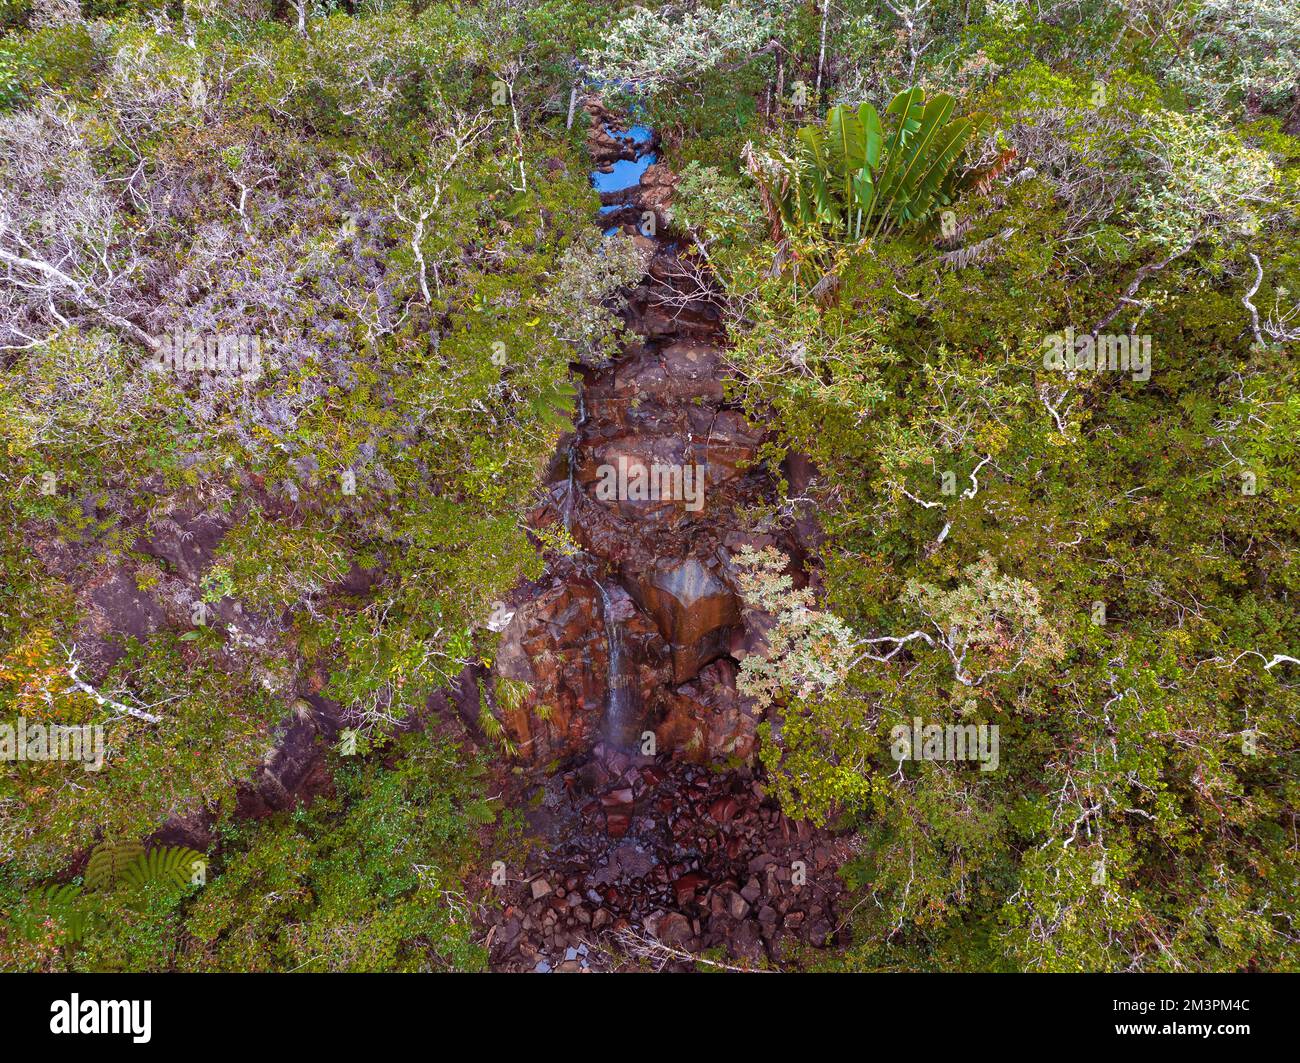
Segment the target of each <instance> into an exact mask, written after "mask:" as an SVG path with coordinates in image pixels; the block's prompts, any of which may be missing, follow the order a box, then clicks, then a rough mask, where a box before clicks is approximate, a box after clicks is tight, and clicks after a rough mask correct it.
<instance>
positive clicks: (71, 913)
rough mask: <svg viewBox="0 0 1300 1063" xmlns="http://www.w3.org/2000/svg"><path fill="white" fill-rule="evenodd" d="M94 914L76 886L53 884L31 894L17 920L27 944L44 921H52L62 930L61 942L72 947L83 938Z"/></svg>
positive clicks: (73, 884) (35, 935) (34, 936)
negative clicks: (25, 909)
mask: <svg viewBox="0 0 1300 1063" xmlns="http://www.w3.org/2000/svg"><path fill="white" fill-rule="evenodd" d="M95 914H96V913H95V910H94V908H93V907H92V906H91V905H90V904H89V903H87V898H86V897H85V896H83V894H82V892H81V887H80V886H78V885H77V884H75V883H55V884H53V885H50V886H42V887H40V888H39V889H37V890H36V891H35V892H34V893H32V895H31V898H30V901H29V903H28V908H27V911H26V912H25V913H24V915H23V917H22V918H21V919H20V920H18V925H19V927H20V929H21V931H22V933H23V935H24V936H25V937H26V938H27V939H28V940H29V941H30V940H35V938H36V937H37V934H38V933H39V931H40V929H41V927H42V925H43V924H44V922H45V920H46V919H49V918H52V919H54V920H55V921H56V922H57V923H58V924H59V927H60V928H61V929H62V931H63V940H64V943H65V944H68V945H75V944H77V943H78V942H79V941H81V940H82V939H83V938H84V937H85V936H86V931H87V930H88V929H89V928H90V925H91V923H92V921H93V920H94V918H95Z"/></svg>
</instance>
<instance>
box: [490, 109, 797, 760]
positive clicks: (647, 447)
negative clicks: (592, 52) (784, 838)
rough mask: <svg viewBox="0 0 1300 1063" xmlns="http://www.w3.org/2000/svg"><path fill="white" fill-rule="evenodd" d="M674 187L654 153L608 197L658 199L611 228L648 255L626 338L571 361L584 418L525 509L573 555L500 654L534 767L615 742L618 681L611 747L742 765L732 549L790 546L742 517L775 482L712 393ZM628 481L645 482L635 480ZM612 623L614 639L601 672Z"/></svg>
mask: <svg viewBox="0 0 1300 1063" xmlns="http://www.w3.org/2000/svg"><path fill="white" fill-rule="evenodd" d="M592 115H593V125H592V133H591V134H590V136H589V147H590V149H591V151H592V156H593V159H594V160H595V161H596V162H597V164H598V165H599V164H602V163H612V162H614V161H615V160H617V159H627V158H632V157H634V152H633V151H632V149H631V148H630V147H629V145H628V143H627V142H626V141H624V140H622V139H621V138H620V137H618V136H617V135H616V133H610V132H609V131H608V128H607V127H610V126H611V123H612V121H613V120H612V118H611V116H610V115H609V114H608V113H607V112H604V111H603V110H601V109H600V108H598V107H596V108H594V109H592ZM615 128H616V127H615ZM675 181H676V179H675V178H674V177H673V175H672V172H671V171H670V170H669V168H668V167H667V165H665V164H663V163H656V164H654V165H651V166H650V167H649V168H648V169H647V170H646V172H645V173H644V175H643V176H642V179H641V183H640V185H639V186H638V187H636V188H634V189H632V190H631V191H629V192H627V193H623V192H619V193H609V194H607V196H606V198H608V197H609V196H613V197H615V198H614V199H611V202H618V203H622V204H626V205H627V206H628V207H629V209H630V211H631V212H635V214H636V217H637V218H638V219H639V218H640V217H641V212H642V211H646V210H653V211H655V212H656V214H657V215H658V216H659V218H660V221H661V222H662V224H660V225H658V226H657V228H656V232H657V233H658V238H657V239H654V240H650V239H647V238H645V237H644V236H642V235H640V234H638V233H636V231H635V229H634V228H633V226H632V225H631V224H628V225H626V226H624V232H623V234H622V235H618V236H613V237H611V239H635V240H636V241H637V242H638V243H639V244H642V245H643V246H644V248H645V249H646V250H647V251H648V252H650V253H651V257H650V260H649V266H648V275H647V277H646V279H645V280H644V281H643V282H642V284H641V285H640V286H639V287H638V288H637V289H636V290H635V291H634V292H633V293H632V294H631V296H630V297H629V299H628V309H627V312H626V315H625V316H626V323H627V325H628V328H629V333H630V334H631V335H632V336H633V337H634V338H633V339H632V340H631V341H630V342H628V343H627V344H626V345H625V347H624V349H623V351H622V352H621V353H620V354H619V356H618V357H616V358H615V359H614V361H613V364H611V365H605V366H584V367H583V368H582V369H581V374H582V397H583V403H582V410H583V416H582V418H581V420H580V423H579V424H577V425H576V426H575V431H574V433H573V434H572V435H570V436H567V437H566V438H565V439H564V440H563V441H562V442H561V453H560V454H559V455H557V458H556V460H555V461H554V462H553V463H552V472H551V475H550V483H549V485H548V491H547V494H546V496H545V497H544V499H543V501H542V503H541V504H540V505H539V506H538V508H537V509H536V510H535V511H534V513H533V514H532V521H533V523H534V525H535V526H537V527H544V526H556V525H562V526H566V527H568V529H569V531H570V534H571V535H572V536H573V538H574V539H575V540H576V541H577V542H578V543H579V544H580V545H581V547H582V548H583V551H584V553H583V555H581V556H579V557H578V558H569V559H566V558H559V557H555V558H551V559H550V564H549V567H548V574H547V577H546V578H545V579H544V580H543V581H542V587H543V589H542V590H541V591H540V592H539V593H538V594H537V595H536V596H535V597H533V598H532V599H531V600H529V601H527V602H525V603H524V604H523V605H521V606H520V608H519V609H518V611H517V613H516V615H515V617H514V619H513V621H512V622H511V624H510V625H509V627H508V628H507V630H506V632H505V634H504V637H503V639H502V644H501V648H500V652H499V655H498V658H497V663H496V665H495V668H496V670H497V673H498V674H499V675H502V676H506V677H509V678H512V679H519V680H523V681H526V682H528V683H529V684H530V685H531V687H532V694H531V695H530V696H529V698H528V699H527V700H526V702H525V703H524V705H523V706H522V707H521V708H520V709H519V710H517V711H515V712H513V713H509V714H503V718H502V723H503V724H504V725H505V728H506V730H507V732H508V734H509V736H510V738H511V739H512V740H513V742H514V743H515V744H516V746H517V747H518V750H519V755H520V757H521V758H523V759H524V760H525V761H527V762H529V763H531V764H533V765H535V766H545V765H548V764H550V763H552V762H554V761H556V760H557V759H563V758H565V757H573V756H579V755H583V754H586V753H589V752H590V751H591V749H592V747H593V746H594V745H595V743H596V742H597V741H598V740H602V739H603V740H606V741H611V736H610V734H609V733H608V726H607V724H608V721H607V719H606V715H607V710H608V709H609V706H610V704H611V694H612V691H611V686H616V687H617V686H618V685H619V684H621V685H622V686H621V689H622V690H623V691H625V693H626V697H625V698H624V699H622V700H620V702H619V708H620V711H621V712H624V713H630V714H631V715H632V716H633V719H631V720H628V721H625V722H626V726H621V731H622V733H623V735H624V738H625V739H629V740H628V741H621V742H620V741H614V742H613V744H615V745H622V746H623V747H624V748H630V747H632V746H636V747H638V748H639V747H641V746H642V745H643V744H646V745H647V747H648V745H649V743H646V742H645V739H646V738H648V736H649V735H650V734H653V736H654V743H653V745H654V746H655V747H656V748H658V749H659V751H660V752H676V753H679V754H684V755H686V756H688V757H690V758H692V759H697V760H709V759H715V760H716V759H724V758H738V759H739V760H742V761H743V760H747V759H749V758H751V757H752V756H753V754H754V751H755V750H754V745H755V731H756V728H757V726H758V723H759V722H760V714H759V713H758V712H757V711H756V709H755V708H754V706H753V705H752V704H750V703H749V702H748V701H747V700H746V699H745V698H744V697H743V696H742V695H741V694H740V693H739V692H738V691H737V689H736V674H737V661H738V660H739V659H740V658H741V657H743V656H744V654H745V653H747V652H755V651H756V650H761V649H762V647H763V638H762V630H761V628H762V625H763V623H764V618H762V617H752V616H748V615H747V612H746V610H744V609H743V608H742V605H741V602H740V599H739V597H738V595H737V593H736V588H735V582H734V575H733V565H732V561H731V558H732V556H733V554H734V552H735V551H737V550H738V549H739V548H740V546H741V545H742V544H744V543H754V544H761V543H772V542H775V543H776V545H777V546H778V548H781V549H786V550H787V552H789V553H790V554H792V555H794V556H797V555H798V554H799V550H798V546H797V544H796V543H794V542H793V541H791V542H785V541H783V540H782V539H781V538H780V537H779V536H778V537H776V538H773V536H771V535H761V536H760V535H755V534H753V533H752V532H751V531H750V530H748V529H747V527H746V525H745V520H744V518H743V516H742V514H743V513H744V512H745V511H747V510H752V509H754V508H756V507H758V506H759V505H762V504H769V503H771V502H772V501H773V500H774V499H775V497H776V484H775V481H774V479H773V477H772V476H771V475H769V473H768V472H767V471H766V470H764V469H762V468H759V467H757V466H755V464H754V462H755V460H756V458H757V455H758V452H759V449H760V447H761V445H762V443H763V441H764V434H763V432H762V431H761V430H760V429H758V428H756V427H755V426H753V425H750V424H748V423H747V422H746V421H745V419H744V417H743V416H742V415H741V414H740V413H739V412H738V411H737V410H735V409H731V408H729V407H728V405H727V403H726V401H725V394H724V393H725V380H726V376H727V371H726V367H725V357H724V355H725V347H726V343H727V340H726V335H725V331H724V329H723V328H722V325H721V320H720V315H719V312H718V307H717V305H715V303H714V302H713V301H712V299H711V298H710V296H709V294H708V292H707V290H702V289H701V288H700V285H699V281H698V278H697V277H696V275H695V274H694V271H693V270H691V269H690V268H689V263H686V262H684V261H683V259H682V258H681V257H680V252H679V250H678V245H677V244H676V243H675V242H674V241H673V240H672V238H671V233H670V231H669V230H668V225H667V212H668V208H669V206H670V204H671V199H672V191H673V186H674V184H675ZM608 217H609V216H608V215H607V216H606V219H608ZM614 217H615V219H616V220H617V219H618V218H619V217H620V216H619V215H615V216H614ZM638 475H640V476H642V478H643V479H644V480H648V481H649V483H650V484H651V485H652V487H651V488H650V489H648V490H638V489H637V483H636V481H637V476H638ZM656 488H662V489H656ZM601 586H603V587H604V588H605V593H606V595H607V596H608V598H609V612H610V616H609V617H608V618H607V617H606V615H605V609H604V608H603V606H602V601H601V594H600V587H601ZM607 620H610V621H612V622H613V623H614V624H615V625H616V630H615V631H613V635H614V637H615V638H617V639H618V640H619V642H620V646H619V647H618V649H617V651H616V653H615V658H616V660H619V661H620V666H619V667H618V668H617V669H616V672H617V675H616V676H614V677H611V675H610V671H611V669H610V661H611V629H610V628H609V626H608V624H607ZM615 692H617V691H615Z"/></svg>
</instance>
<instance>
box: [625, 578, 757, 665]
mask: <svg viewBox="0 0 1300 1063" xmlns="http://www.w3.org/2000/svg"><path fill="white" fill-rule="evenodd" d="M623 578H624V581H625V584H626V585H627V587H628V589H629V591H630V592H631V594H632V597H633V598H634V599H636V601H637V604H638V605H640V606H641V608H642V609H644V610H645V611H646V612H647V613H649V614H650V616H652V617H653V618H654V620H655V623H656V624H657V625H658V627H659V631H660V633H661V634H662V635H663V637H664V639H665V640H667V642H668V644H669V646H670V649H671V652H672V658H673V679H674V681H675V682H677V683H684V682H686V681H687V680H689V679H693V678H694V677H695V676H696V675H698V674H699V671H700V669H701V668H702V667H703V666H704V665H705V664H707V663H708V662H709V661H711V660H713V659H715V658H717V657H720V656H722V654H723V653H724V652H725V649H726V646H727V635H728V632H727V629H728V628H729V627H730V626H731V625H733V624H736V623H738V622H739V621H740V605H739V602H738V601H737V599H736V595H735V592H734V591H732V589H731V588H730V587H729V586H728V585H727V584H726V583H724V582H723V581H722V580H721V579H720V578H719V577H718V576H717V574H716V573H714V572H713V571H712V570H710V569H709V568H707V567H705V565H703V564H701V562H700V561H698V560H697V559H695V558H693V557H687V558H683V559H681V560H677V561H662V562H657V563H656V564H654V565H653V566H652V567H650V568H648V569H636V570H633V569H628V570H625V571H624V573H623Z"/></svg>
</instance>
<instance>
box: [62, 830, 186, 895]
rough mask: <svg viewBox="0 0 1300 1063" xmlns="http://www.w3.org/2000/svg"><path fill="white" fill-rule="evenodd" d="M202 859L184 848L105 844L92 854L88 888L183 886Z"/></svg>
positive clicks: (87, 868)
mask: <svg viewBox="0 0 1300 1063" xmlns="http://www.w3.org/2000/svg"><path fill="white" fill-rule="evenodd" d="M203 859H204V856H203V854H202V853H200V852H196V851H195V850H194V849H190V848H187V847H185V846H179V845H164V846H159V847H157V848H154V849H151V850H149V851H148V852H146V851H145V848H144V846H143V845H141V844H140V843H139V842H102V843H100V844H99V845H97V846H96V847H95V851H94V852H92V853H91V854H90V862H89V863H88V864H87V865H86V885H87V886H88V887H89V888H90V889H92V890H111V889H116V888H118V887H119V886H129V887H132V888H139V887H141V886H145V885H148V884H149V883H151V882H170V883H173V884H174V885H178V886H183V885H185V884H186V883H188V882H189V881H191V879H192V877H193V874H194V866H195V864H196V863H197V862H201V861H202V860H203Z"/></svg>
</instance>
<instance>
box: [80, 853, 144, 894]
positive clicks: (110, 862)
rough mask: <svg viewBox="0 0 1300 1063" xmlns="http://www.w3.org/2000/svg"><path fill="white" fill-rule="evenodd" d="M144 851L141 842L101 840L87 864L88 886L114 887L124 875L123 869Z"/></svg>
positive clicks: (91, 887)
mask: <svg viewBox="0 0 1300 1063" xmlns="http://www.w3.org/2000/svg"><path fill="white" fill-rule="evenodd" d="M143 852H144V846H143V845H141V844H140V843H139V842H130V841H126V842H100V843H99V844H98V845H96V846H95V848H94V851H93V852H92V853H91V854H90V861H89V862H88V863H87V864H86V887H87V888H88V889H92V890H103V889H112V888H113V887H114V886H116V885H117V883H118V881H119V879H121V877H122V869H123V868H125V867H126V865H127V864H129V863H131V861H132V860H135V859H136V858H137V857H139V856H140V854H141V853H143Z"/></svg>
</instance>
